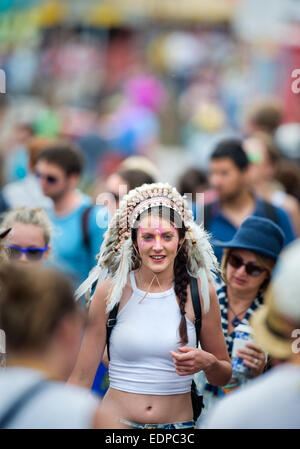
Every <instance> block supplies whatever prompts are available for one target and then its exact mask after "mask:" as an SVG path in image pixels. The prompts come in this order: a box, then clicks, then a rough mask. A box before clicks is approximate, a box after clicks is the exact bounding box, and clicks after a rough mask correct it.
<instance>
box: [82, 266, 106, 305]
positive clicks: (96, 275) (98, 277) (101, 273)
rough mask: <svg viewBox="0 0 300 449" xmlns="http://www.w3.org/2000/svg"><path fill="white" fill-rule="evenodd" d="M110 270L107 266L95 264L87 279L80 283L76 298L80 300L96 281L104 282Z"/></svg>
mask: <svg viewBox="0 0 300 449" xmlns="http://www.w3.org/2000/svg"><path fill="white" fill-rule="evenodd" d="M107 273H108V270H107V268H106V267H102V266H101V265H95V266H94V267H93V268H92V269H91V271H90V272H89V275H88V277H87V279H86V280H85V281H84V282H83V283H82V284H80V285H79V287H78V288H77V290H76V291H75V300H76V301H78V300H79V298H81V297H82V296H83V295H85V294H86V292H88V291H89V289H90V288H91V287H92V285H93V284H94V282H96V281H98V282H100V283H101V282H103V281H104V280H105V278H106V276H107Z"/></svg>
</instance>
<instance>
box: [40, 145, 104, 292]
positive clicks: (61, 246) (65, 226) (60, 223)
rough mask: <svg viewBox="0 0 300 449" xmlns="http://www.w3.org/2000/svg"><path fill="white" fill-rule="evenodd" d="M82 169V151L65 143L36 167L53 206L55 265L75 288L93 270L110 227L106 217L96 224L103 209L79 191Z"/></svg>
mask: <svg viewBox="0 0 300 449" xmlns="http://www.w3.org/2000/svg"><path fill="white" fill-rule="evenodd" d="M82 169H83V160H82V157H81V154H80V151H79V150H78V149H77V148H76V147H74V146H73V145H71V144H69V143H65V142H62V143H56V144H53V145H51V146H49V147H48V148H46V149H45V150H44V151H43V152H42V153H41V154H39V156H38V159H37V163H36V166H35V174H36V177H37V179H38V180H39V183H40V185H41V188H42V190H43V192H44V194H45V195H46V196H48V197H50V198H51V199H52V201H53V204H54V207H53V211H49V217H50V219H51V222H52V224H53V227H54V230H53V238H52V254H53V256H54V265H55V266H56V267H57V268H59V269H61V270H62V271H64V272H65V273H66V274H67V275H68V276H69V277H70V279H71V280H72V281H73V283H74V287H75V288H76V287H77V286H78V285H79V284H80V283H81V282H82V281H83V280H84V279H85V278H86V277H87V275H88V273H89V271H90V270H91V268H92V267H93V266H94V264H95V257H96V255H97V254H98V252H99V248H100V245H101V243H102V238H103V233H104V231H105V229H106V225H107V222H106V220H105V217H104V216H103V217H102V218H103V219H102V220H100V221H101V223H99V220H98V222H97V214H98V213H102V212H103V208H100V207H99V206H93V204H92V200H91V198H90V197H88V196H87V195H84V194H83V193H82V192H80V190H78V188H77V186H78V183H79V181H80V176H81V173H82ZM100 209H101V211H100ZM102 215H103V214H102ZM104 215H105V214H104Z"/></svg>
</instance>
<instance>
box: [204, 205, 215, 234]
mask: <svg viewBox="0 0 300 449" xmlns="http://www.w3.org/2000/svg"><path fill="white" fill-rule="evenodd" d="M214 209H215V203H208V204H205V205H204V217H203V218H204V223H203V227H204V229H206V230H207V231H208V230H209V227H210V222H211V219H212V218H213V216H214Z"/></svg>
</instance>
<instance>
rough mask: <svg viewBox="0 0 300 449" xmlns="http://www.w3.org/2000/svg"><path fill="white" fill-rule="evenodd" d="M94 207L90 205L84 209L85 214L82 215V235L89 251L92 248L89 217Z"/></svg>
mask: <svg viewBox="0 0 300 449" xmlns="http://www.w3.org/2000/svg"><path fill="white" fill-rule="evenodd" d="M92 209H93V205H90V206H88V207H87V208H86V209H84V211H83V214H82V216H81V229H82V236H83V244H84V247H85V248H86V249H87V250H88V251H90V250H91V242H90V235H89V232H88V219H89V216H90V213H91V211H92Z"/></svg>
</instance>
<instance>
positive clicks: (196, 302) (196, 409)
mask: <svg viewBox="0 0 300 449" xmlns="http://www.w3.org/2000/svg"><path fill="white" fill-rule="evenodd" d="M190 287H191V295H192V301H193V308H194V314H195V323H194V325H195V332H196V347H197V346H198V342H199V335H200V330H201V324H202V312H201V303H200V298H199V291H198V284H197V279H196V278H194V277H191V282H190ZM118 310H119V303H118V304H116V305H115V306H114V308H113V309H112V310H111V312H110V314H109V317H108V320H107V323H106V348H107V356H108V360H110V354H109V340H110V335H111V332H112V330H113V327H114V326H115V324H116V322H117V314H118ZM191 398H192V405H193V419H194V421H195V422H196V421H197V419H198V417H199V416H200V413H201V411H202V408H203V407H204V404H203V396H202V395H199V394H198V391H197V387H196V384H195V382H194V380H193V381H192V386H191Z"/></svg>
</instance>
